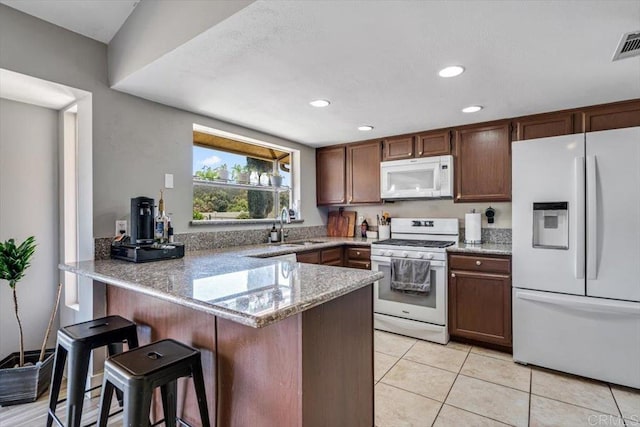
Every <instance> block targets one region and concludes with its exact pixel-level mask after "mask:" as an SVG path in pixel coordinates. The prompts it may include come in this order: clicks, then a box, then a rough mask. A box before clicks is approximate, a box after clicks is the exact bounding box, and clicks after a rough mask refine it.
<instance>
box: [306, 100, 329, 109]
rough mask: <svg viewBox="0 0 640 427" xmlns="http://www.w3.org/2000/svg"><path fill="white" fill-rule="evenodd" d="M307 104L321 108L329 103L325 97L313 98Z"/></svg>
mask: <svg viewBox="0 0 640 427" xmlns="http://www.w3.org/2000/svg"><path fill="white" fill-rule="evenodd" d="M309 104H311V105H312V106H314V107H318V108H322V107H326V106H328V105H329V104H331V103H330V102H329V101H327V100H326V99H315V100H313V101H311V102H310V103H309Z"/></svg>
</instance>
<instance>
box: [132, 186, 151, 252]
mask: <svg viewBox="0 0 640 427" xmlns="http://www.w3.org/2000/svg"><path fill="white" fill-rule="evenodd" d="M153 202H154V200H153V199H151V198H149V197H134V198H133V199H131V237H130V239H131V240H130V242H131V244H133V245H151V244H153V218H154V216H153V207H154V204H153Z"/></svg>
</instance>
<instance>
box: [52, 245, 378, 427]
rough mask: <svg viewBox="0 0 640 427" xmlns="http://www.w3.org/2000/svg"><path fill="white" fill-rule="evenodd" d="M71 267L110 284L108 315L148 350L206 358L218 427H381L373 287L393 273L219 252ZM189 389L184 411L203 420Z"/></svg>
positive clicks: (183, 392) (213, 415)
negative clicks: (166, 342)
mask: <svg viewBox="0 0 640 427" xmlns="http://www.w3.org/2000/svg"><path fill="white" fill-rule="evenodd" d="M60 268H61V269H63V270H66V271H70V272H73V273H76V274H79V275H83V276H86V277H89V278H92V279H93V280H94V286H105V287H106V298H107V314H118V315H121V316H123V317H125V318H128V319H130V320H132V321H134V322H136V323H137V324H138V325H139V335H140V336H139V339H140V341H141V343H142V344H145V343H148V342H151V341H155V340H158V339H162V338H168V337H171V338H175V339H177V340H180V341H182V342H184V343H185V344H189V345H192V346H194V347H196V348H198V349H200V350H201V352H202V363H203V370H204V374H205V381H206V388H207V400H208V404H209V411H210V414H211V418H212V425H220V426H222V425H224V426H249V425H250V426H303V425H304V426H315V425H349V426H371V425H373V385H374V384H373V307H372V286H370V285H371V284H372V283H373V282H374V281H376V280H378V279H379V278H381V277H382V273H378V272H371V271H366V270H354V269H346V268H340V267H328V266H322V265H311V264H301V263H294V262H289V261H283V260H275V259H272V260H270V259H268V258H265V259H258V258H251V257H246V256H240V255H238V254H233V253H220V252H216V251H198V252H192V253H189V254H187V256H185V258H182V259H177V260H170V261H163V262H155V263H148V264H133V263H128V262H125V261H117V260H98V261H84V262H78V263H70V264H66V265H60ZM185 384H186V383H180V384H179V392H180V393H181V396H183V399H181V401H182V402H183V404H182V405H181V404H180V403H179V408H178V409H179V410H178V414H179V415H180V416H181V417H182V418H184V419H185V420H186V421H187V422H189V423H197V416H198V415H197V414H198V411H197V406H196V404H195V398H194V396H193V391H192V387H191V385H190V384H188V386H185ZM155 406H156V408H157V407H158V406H159V405H157V402H156V405H155ZM159 412H161V410H158V409H157V410H156V415H158V413H159ZM214 418H215V421H214ZM214 423H215V424H214Z"/></svg>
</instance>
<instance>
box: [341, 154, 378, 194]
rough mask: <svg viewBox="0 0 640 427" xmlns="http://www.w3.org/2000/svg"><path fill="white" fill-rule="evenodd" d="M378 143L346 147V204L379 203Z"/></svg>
mask: <svg viewBox="0 0 640 427" xmlns="http://www.w3.org/2000/svg"><path fill="white" fill-rule="evenodd" d="M380 157H381V156H380V142H378V141H372V142H367V143H364V144H352V145H347V202H348V203H380V202H381V199H380V161H381V160H382V159H381V158H380Z"/></svg>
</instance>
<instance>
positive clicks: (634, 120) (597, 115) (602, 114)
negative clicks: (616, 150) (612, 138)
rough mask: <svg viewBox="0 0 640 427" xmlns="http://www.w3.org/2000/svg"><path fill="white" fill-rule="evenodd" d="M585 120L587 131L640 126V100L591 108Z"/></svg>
mask: <svg viewBox="0 0 640 427" xmlns="http://www.w3.org/2000/svg"><path fill="white" fill-rule="evenodd" d="M583 120H584V131H585V132H596V131H600V130H610V129H621V128H629V127H636V126H640V100H634V101H630V102H620V103H617V104H613V105H604V106H598V107H593V108H590V109H588V110H587V111H585V112H584V113H583Z"/></svg>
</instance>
